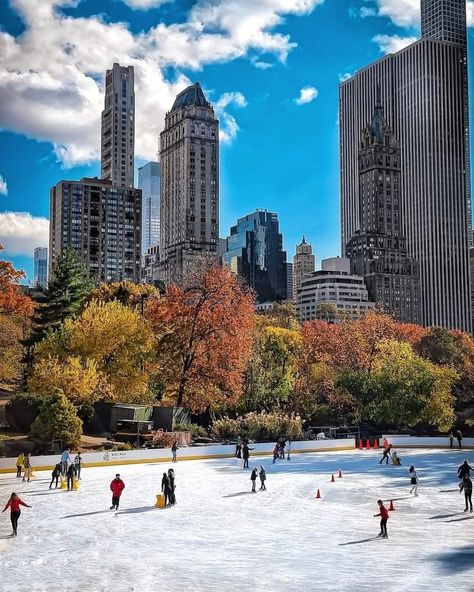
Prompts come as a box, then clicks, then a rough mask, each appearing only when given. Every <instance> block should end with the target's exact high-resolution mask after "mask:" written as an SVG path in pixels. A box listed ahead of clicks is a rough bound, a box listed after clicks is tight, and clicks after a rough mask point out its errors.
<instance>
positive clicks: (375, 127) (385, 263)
mask: <svg viewBox="0 0 474 592" xmlns="http://www.w3.org/2000/svg"><path fill="white" fill-rule="evenodd" d="M400 181H401V171H400V148H399V145H398V142H397V140H396V138H395V137H394V135H393V133H392V130H391V129H390V127H389V125H388V123H387V121H386V119H385V117H384V114H383V107H382V105H381V103H380V100H378V101H377V104H376V106H375V111H374V114H373V117H372V121H371V123H370V124H368V125H367V126H366V127H365V128H364V130H363V131H362V134H361V142H360V151H359V229H358V230H356V231H355V233H354V235H353V236H352V237H351V239H350V240H349V242H348V243H347V245H346V256H347V257H348V258H349V259H350V260H351V271H352V273H353V274H354V275H359V276H363V277H364V280H365V283H366V285H367V289H368V291H369V297H370V299H371V300H372V301H373V302H375V303H376V304H379V305H380V306H381V307H382V309H383V310H384V311H386V312H388V313H391V314H393V315H394V316H395V318H397V319H398V320H400V321H403V322H405V323H417V322H418V321H419V318H418V305H419V302H418V300H419V286H418V274H417V271H418V270H417V266H416V264H415V262H414V261H412V260H411V259H410V258H409V257H408V255H407V247H406V239H405V237H404V236H403V233H402V232H401V230H400Z"/></svg>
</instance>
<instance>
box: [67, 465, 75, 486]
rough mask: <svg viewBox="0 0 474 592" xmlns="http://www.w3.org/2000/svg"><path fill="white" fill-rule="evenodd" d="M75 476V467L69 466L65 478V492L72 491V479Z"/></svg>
mask: <svg viewBox="0 0 474 592" xmlns="http://www.w3.org/2000/svg"><path fill="white" fill-rule="evenodd" d="M76 475H77V470H76V465H74V464H71V465H69V468H68V470H67V472H66V476H67V490H68V491H72V490H73V489H74V487H73V486H74V477H75V476H76Z"/></svg>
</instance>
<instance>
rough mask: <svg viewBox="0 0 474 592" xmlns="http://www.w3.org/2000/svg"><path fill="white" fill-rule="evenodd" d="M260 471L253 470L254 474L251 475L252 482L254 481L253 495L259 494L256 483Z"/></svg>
mask: <svg viewBox="0 0 474 592" xmlns="http://www.w3.org/2000/svg"><path fill="white" fill-rule="evenodd" d="M257 476H258V471H257V469H252V474H251V475H250V481H252V493H257V490H256V489H255V483H256V481H257Z"/></svg>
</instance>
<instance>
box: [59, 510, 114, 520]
mask: <svg viewBox="0 0 474 592" xmlns="http://www.w3.org/2000/svg"><path fill="white" fill-rule="evenodd" d="M95 514H110V510H97V511H96V512H84V513H83V514H68V515H67V516H61V518H82V517H84V516H94V515H95Z"/></svg>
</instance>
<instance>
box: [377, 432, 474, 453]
mask: <svg viewBox="0 0 474 592" xmlns="http://www.w3.org/2000/svg"><path fill="white" fill-rule="evenodd" d="M383 438H387V440H388V441H389V443H390V444H392V446H393V447H394V448H449V438H447V437H446V436H442V437H438V436H435V437H431V438H428V437H426V438H425V437H419V436H404V435H403V434H401V435H393V436H392V435H390V434H387V435H386V434H384V435H383V436H382V439H381V440H380V444H382V441H383ZM462 446H463V448H468V449H471V448H474V438H464V439H463V442H462ZM453 448H458V442H457V440H456V439H455V440H454V442H453Z"/></svg>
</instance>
